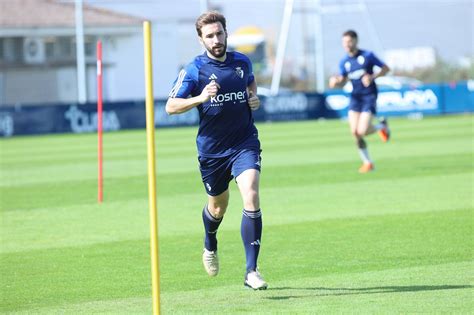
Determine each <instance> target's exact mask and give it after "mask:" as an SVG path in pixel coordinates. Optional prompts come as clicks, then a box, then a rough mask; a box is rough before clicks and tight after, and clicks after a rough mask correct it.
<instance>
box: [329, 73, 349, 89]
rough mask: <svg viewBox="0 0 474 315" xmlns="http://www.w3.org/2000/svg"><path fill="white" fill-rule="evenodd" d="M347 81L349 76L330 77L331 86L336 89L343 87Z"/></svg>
mask: <svg viewBox="0 0 474 315" xmlns="http://www.w3.org/2000/svg"><path fill="white" fill-rule="evenodd" d="M346 82H347V77H345V76H342V75H334V76H332V77H330V78H329V88H331V89H334V88H336V87H341V86H343V85H344V84H345V83H346Z"/></svg>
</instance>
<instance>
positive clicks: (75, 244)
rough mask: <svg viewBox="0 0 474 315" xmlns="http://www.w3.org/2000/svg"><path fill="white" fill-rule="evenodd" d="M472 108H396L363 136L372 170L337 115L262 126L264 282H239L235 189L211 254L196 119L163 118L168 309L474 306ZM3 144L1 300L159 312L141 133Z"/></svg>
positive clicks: (160, 152) (23, 305) (68, 308)
mask: <svg viewBox="0 0 474 315" xmlns="http://www.w3.org/2000/svg"><path fill="white" fill-rule="evenodd" d="M473 122H474V119H473V116H471V115H465V116H450V117H438V118H426V119H423V120H418V121H415V120H407V119H392V120H391V127H392V130H393V139H392V141H391V142H389V143H387V144H384V143H382V142H381V141H380V140H379V139H378V137H377V136H376V135H374V136H371V137H370V138H368V139H369V140H368V144H369V149H370V153H371V155H372V157H373V158H374V160H375V166H376V171H375V172H373V173H370V174H364V175H361V174H358V172H357V169H358V167H359V163H360V162H359V158H358V155H357V152H356V150H355V146H354V144H353V140H352V139H351V137H350V135H349V131H348V126H347V123H343V122H341V121H321V122H317V121H307V122H291V123H269V124H259V125H258V128H259V131H260V138H261V141H262V147H263V153H262V158H263V161H262V164H263V172H262V177H261V204H262V211H263V220H264V221H263V223H264V231H263V238H262V249H261V254H260V270H261V272H262V274H263V275H264V277H265V279H266V280H267V281H268V283H269V289H268V290H266V291H251V290H248V289H244V286H243V276H244V250H243V246H242V244H241V239H240V219H241V199H240V195H239V193H238V190H237V189H236V186H235V183H231V202H230V205H229V209H228V212H227V215H226V217H225V219H224V221H223V223H222V225H221V227H220V230H219V233H218V237H219V246H220V247H219V253H220V261H221V273H220V274H219V276H218V277H216V278H209V277H208V276H207V274H205V272H204V269H203V267H202V262H201V253H202V246H203V245H202V238H203V231H202V230H203V228H202V222H201V209H202V207H203V205H204V204H205V202H206V195H205V192H204V188H203V187H202V184H201V181H200V176H199V171H198V164H197V157H196V151H195V150H196V149H195V143H194V141H195V133H196V128H194V127H193V128H177V129H158V130H157V133H156V152H157V187H158V208H159V235H160V240H159V242H160V260H161V262H160V263H161V310H162V313H164V314H176V313H178V314H179V313H182V314H189V313H196V314H208V313H216V314H217V313H219V314H229V313H249V312H250V313H259V314H261V313H269V314H272V313H281V314H283V313H292V314H298V313H320V314H321V313H322V314H325V313H356V314H367V313H375V314H385V313H403V314H406V313H420V312H422V313H451V314H459V313H470V312H472V310H474V301H473V296H474V295H473V293H474V290H473V288H474V264H473V248H474V247H473V245H474V244H473V214H474V212H473V209H474V199H473V198H474V197H473V195H474V191H473V183H474V180H473V170H474V168H473V150H474V146H473V135H474V130H473ZM96 145H97V140H96V136H95V135H94V134H85V135H52V136H40V137H17V138H12V139H4V140H1V141H0V150H1V151H0V152H1V164H0V165H1V174H0V188H1V212H0V213H1V217H0V218H1V229H0V236H1V248H0V250H1V253H0V257H1V261H0V278H1V281H0V285H1V292H0V293H1V297H0V298H1V306H0V312H2V313H20V314H21V313H23V314H78V313H81V314H98V313H100V314H149V313H150V312H151V284H150V254H149V223H148V188H147V164H146V136H145V131H144V130H138V131H124V132H116V133H107V134H105V135H104V161H105V163H104V176H105V181H104V203H103V204H97V201H96V199H97V179H96V174H97V164H96Z"/></svg>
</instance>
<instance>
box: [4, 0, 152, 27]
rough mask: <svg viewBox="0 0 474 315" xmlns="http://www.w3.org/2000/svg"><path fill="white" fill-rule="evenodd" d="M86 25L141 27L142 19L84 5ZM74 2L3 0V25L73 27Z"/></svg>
mask: <svg viewBox="0 0 474 315" xmlns="http://www.w3.org/2000/svg"><path fill="white" fill-rule="evenodd" d="M83 20H84V27H86V28H87V27H113V26H119V27H120V26H139V25H140V24H141V22H142V21H143V19H141V18H138V17H134V16H130V15H126V14H121V13H117V12H113V11H109V10H106V9H101V8H96V7H91V6H88V5H84V6H83ZM74 25H75V4H74V1H70V2H67V3H66V2H59V1H55V0H0V28H14V29H19V28H64V27H65V28H73V27H74Z"/></svg>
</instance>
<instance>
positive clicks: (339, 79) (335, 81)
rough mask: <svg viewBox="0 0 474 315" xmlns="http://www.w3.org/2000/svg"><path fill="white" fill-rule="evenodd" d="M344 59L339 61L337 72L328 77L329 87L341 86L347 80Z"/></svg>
mask: <svg viewBox="0 0 474 315" xmlns="http://www.w3.org/2000/svg"><path fill="white" fill-rule="evenodd" d="M344 64H345V60H344V59H343V60H341V62H340V63H339V74H338V75H334V76H332V77H330V78H329V88H331V89H334V88H336V87H342V86H343V85H344V84H346V82H347V75H348V73H347V71H346V68H345V67H344Z"/></svg>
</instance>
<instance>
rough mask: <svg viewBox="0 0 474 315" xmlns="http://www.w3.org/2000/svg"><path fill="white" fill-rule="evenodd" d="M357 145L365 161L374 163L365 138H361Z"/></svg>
mask: <svg viewBox="0 0 474 315" xmlns="http://www.w3.org/2000/svg"><path fill="white" fill-rule="evenodd" d="M357 147H358V148H359V156H360V158H361V160H362V162H364V163H372V161H371V160H370V157H369V151H367V144H366V143H365V141H364V139H362V138H360V139H359V140H358V141H357Z"/></svg>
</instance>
